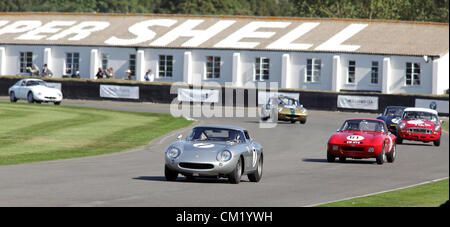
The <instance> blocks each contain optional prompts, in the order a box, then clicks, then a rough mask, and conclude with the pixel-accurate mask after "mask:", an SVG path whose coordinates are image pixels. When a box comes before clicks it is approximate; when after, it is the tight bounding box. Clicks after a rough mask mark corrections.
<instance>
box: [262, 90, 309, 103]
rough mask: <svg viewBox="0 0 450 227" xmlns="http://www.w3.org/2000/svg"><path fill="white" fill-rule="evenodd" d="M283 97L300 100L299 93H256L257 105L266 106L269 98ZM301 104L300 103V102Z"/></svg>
mask: <svg viewBox="0 0 450 227" xmlns="http://www.w3.org/2000/svg"><path fill="white" fill-rule="evenodd" d="M278 95H283V96H286V97H290V98H293V99H297V100H299V99H300V94H299V93H288V92H267V91H259V92H258V105H264V104H267V102H268V101H269V99H270V98H272V97H273V96H278ZM300 103H301V102H300Z"/></svg>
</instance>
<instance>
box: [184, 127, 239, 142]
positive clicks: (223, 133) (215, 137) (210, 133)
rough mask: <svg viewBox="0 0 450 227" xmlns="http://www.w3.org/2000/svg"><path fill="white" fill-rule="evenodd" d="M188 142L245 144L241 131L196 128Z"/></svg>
mask: <svg viewBox="0 0 450 227" xmlns="http://www.w3.org/2000/svg"><path fill="white" fill-rule="evenodd" d="M186 140H187V141H235V142H244V141H245V137H244V134H243V133H242V132H241V131H238V130H234V129H224V128H209V127H198V128H194V129H193V130H192V132H191V134H190V135H189V136H188V137H187V138H186Z"/></svg>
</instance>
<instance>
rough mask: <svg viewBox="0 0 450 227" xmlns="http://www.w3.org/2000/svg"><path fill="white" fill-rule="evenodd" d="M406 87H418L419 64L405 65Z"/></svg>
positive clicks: (409, 63) (408, 63) (410, 63)
mask: <svg viewBox="0 0 450 227" xmlns="http://www.w3.org/2000/svg"><path fill="white" fill-rule="evenodd" d="M406 85H420V64H419V63H412V62H407V63H406Z"/></svg>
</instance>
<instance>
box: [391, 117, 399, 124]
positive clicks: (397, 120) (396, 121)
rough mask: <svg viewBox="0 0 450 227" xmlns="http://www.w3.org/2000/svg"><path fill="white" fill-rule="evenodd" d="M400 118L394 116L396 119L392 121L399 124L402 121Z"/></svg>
mask: <svg viewBox="0 0 450 227" xmlns="http://www.w3.org/2000/svg"><path fill="white" fill-rule="evenodd" d="M400 120H401V119H400V118H394V119H392V123H394V124H398V123H399V122H400Z"/></svg>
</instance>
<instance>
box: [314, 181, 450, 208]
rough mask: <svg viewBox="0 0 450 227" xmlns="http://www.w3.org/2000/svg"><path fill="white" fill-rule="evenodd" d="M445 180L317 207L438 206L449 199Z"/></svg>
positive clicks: (447, 184)
mask: <svg viewBox="0 0 450 227" xmlns="http://www.w3.org/2000/svg"><path fill="white" fill-rule="evenodd" d="M448 186H449V183H448V179H447V180H442V181H437V182H434V183H430V184H424V185H420V186H416V187H412V188H407V189H402V190H397V191H392V192H386V193H382V194H378V195H372V196H367V197H361V198H356V199H350V200H345V201H340V202H335V203H329V204H324V205H320V206H319V207H438V206H440V205H441V204H443V203H444V202H445V201H447V200H448V199H449V187H448Z"/></svg>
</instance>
